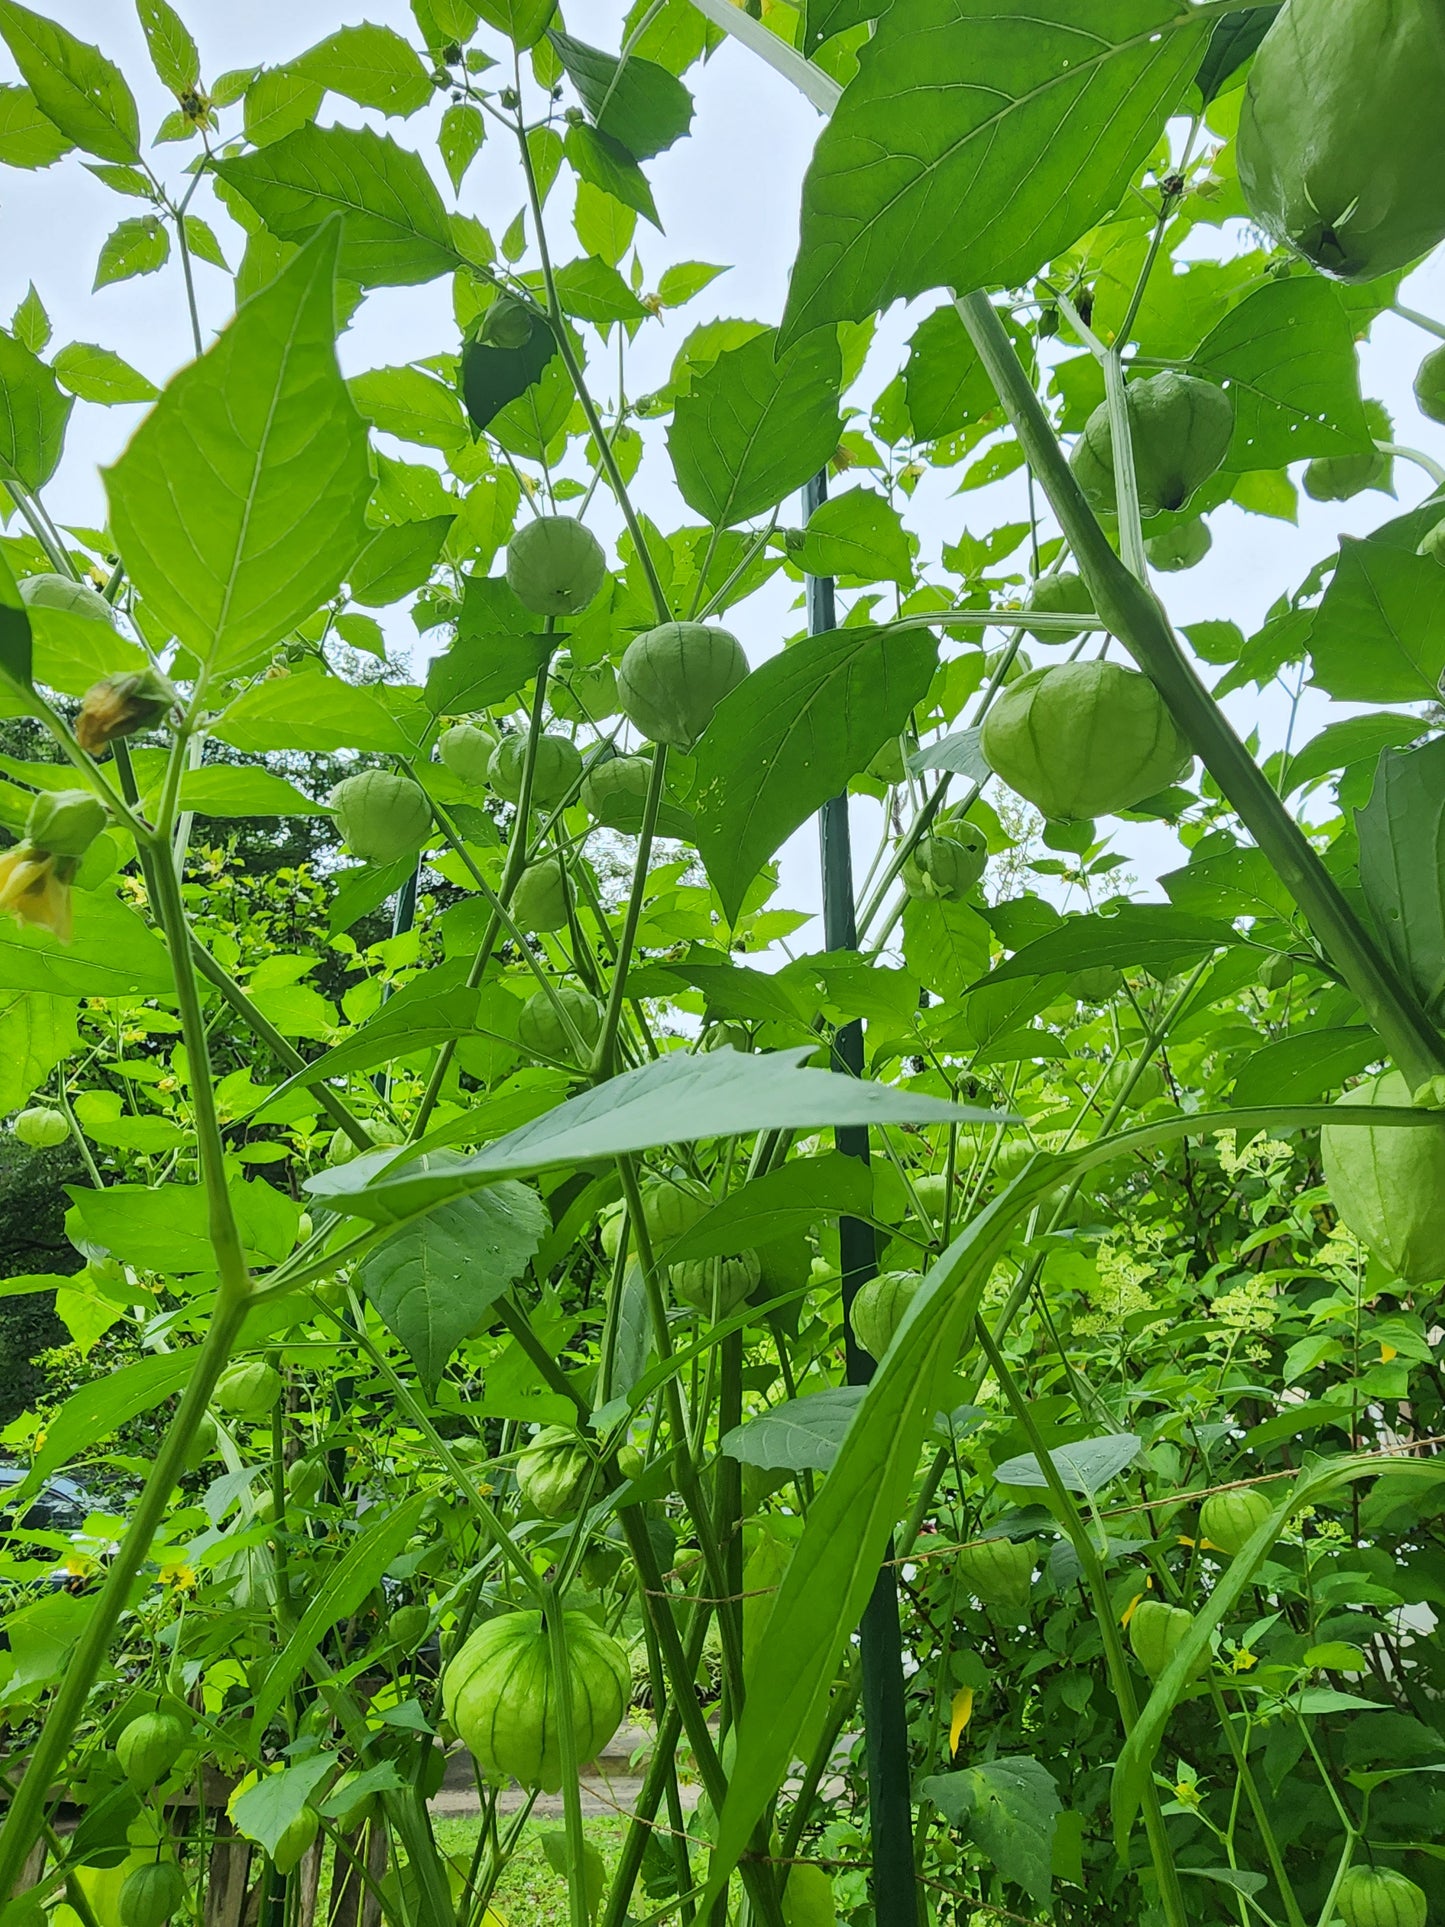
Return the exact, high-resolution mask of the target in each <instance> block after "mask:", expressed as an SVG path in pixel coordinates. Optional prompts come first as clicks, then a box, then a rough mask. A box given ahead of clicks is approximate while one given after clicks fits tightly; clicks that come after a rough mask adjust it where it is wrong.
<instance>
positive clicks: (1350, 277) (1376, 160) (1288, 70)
mask: <svg viewBox="0 0 1445 1927" xmlns="http://www.w3.org/2000/svg"><path fill="white" fill-rule="evenodd" d="M1442 98H1445V19H1442V17H1441V14H1440V9H1439V6H1438V4H1436V0H1289V4H1288V5H1287V6H1286V7H1284V8H1282V9H1281V11H1280V14H1279V17H1278V18H1277V19H1276V21H1275V23H1274V25H1273V26H1272V27H1271V28H1270V30H1269V32H1268V34H1267V35H1266V36H1265V39H1264V43H1263V45H1262V46H1261V47H1260V49H1259V51H1258V53H1257V54H1256V55H1255V57H1254V66H1253V68H1252V69H1251V71H1250V76H1249V82H1248V85H1247V86H1246V88H1245V94H1244V103H1243V107H1242V110H1241V113H1240V118H1239V135H1238V139H1237V142H1236V149H1235V151H1236V157H1237V162H1238V167H1239V183H1240V186H1241V187H1242V188H1243V190H1244V198H1245V200H1246V201H1247V203H1248V204H1249V210H1250V213H1251V214H1252V215H1253V216H1254V218H1255V220H1256V221H1258V223H1259V225H1260V226H1261V227H1262V228H1264V229H1265V231H1266V232H1267V233H1268V234H1271V235H1272V236H1273V237H1274V239H1275V240H1276V241H1278V242H1279V243H1280V244H1281V246H1283V247H1288V248H1293V249H1294V250H1295V251H1296V252H1297V253H1299V254H1302V255H1304V256H1305V258H1306V259H1307V260H1309V261H1312V262H1313V263H1314V265H1315V266H1316V267H1317V268H1322V269H1323V270H1324V272H1325V273H1326V274H1333V275H1337V276H1338V277H1340V278H1341V279H1342V280H1345V281H1372V280H1374V279H1375V277H1376V276H1377V275H1382V274H1388V273H1390V272H1392V271H1393V270H1394V269H1396V268H1403V267H1405V266H1407V265H1408V263H1409V262H1411V261H1414V260H1415V259H1417V258H1418V257H1419V256H1420V255H1422V254H1425V253H1426V252H1428V250H1429V249H1431V248H1433V247H1434V246H1435V244H1436V242H1437V241H1439V240H1441V239H1442V238H1445V120H1442V117H1441V114H1440V102H1441V99H1442Z"/></svg>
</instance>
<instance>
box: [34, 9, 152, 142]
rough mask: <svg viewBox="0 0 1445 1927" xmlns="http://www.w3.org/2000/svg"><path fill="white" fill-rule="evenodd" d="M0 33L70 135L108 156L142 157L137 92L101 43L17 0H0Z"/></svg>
mask: <svg viewBox="0 0 1445 1927" xmlns="http://www.w3.org/2000/svg"><path fill="white" fill-rule="evenodd" d="M0 39H3V40H4V42H5V44H6V46H7V47H9V49H10V53H11V57H12V58H13V59H14V62H15V65H16V66H17V67H18V68H19V69H20V73H21V77H22V78H23V79H24V81H25V82H26V84H27V85H28V87H29V88H30V91H31V93H32V94H33V95H34V97H35V101H36V104H37V105H38V106H39V108H40V111H41V112H42V113H43V114H45V115H46V117H47V118H48V119H50V120H52V121H53V122H54V123H55V125H56V126H57V127H58V128H59V129H60V132H61V133H62V134H63V135H64V136H65V138H66V139H67V140H69V141H71V142H73V143H74V145H75V146H77V147H81V148H84V150H85V152H86V153H87V154H94V155H96V156H97V157H98V158H99V159H100V160H103V161H138V160H139V159H140V116H139V115H138V114H137V112H136V104H135V99H134V96H133V95H132V94H131V91H130V88H129V87H128V86H127V85H126V82H125V76H124V75H123V74H122V73H121V71H120V69H119V67H117V66H116V65H115V64H114V62H113V61H110V60H107V59H106V57H105V55H104V54H103V53H102V52H101V51H100V49H99V47H93V46H91V45H90V44H89V42H87V41H84V40H77V39H76V37H75V35H74V34H73V33H68V32H67V31H66V29H65V28H64V27H61V26H58V25H57V24H56V22H55V21H53V20H47V19H46V18H45V17H44V16H43V15H42V14H38V13H32V12H31V10H30V9H29V7H22V6H19V5H17V0H0Z"/></svg>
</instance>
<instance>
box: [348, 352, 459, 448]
mask: <svg viewBox="0 0 1445 1927" xmlns="http://www.w3.org/2000/svg"><path fill="white" fill-rule="evenodd" d="M347 386H348V388H350V390H351V399H352V400H353V401H354V402H355V403H356V405H357V407H358V408H359V409H360V410H361V413H362V414H363V415H364V416H365V418H366V419H367V421H369V422H370V423H371V425H372V427H373V428H379V429H381V431H382V432H383V434H387V435H396V436H398V437H399V438H400V439H401V440H403V441H408V442H420V443H421V445H422V446H423V447H424V448H439V449H441V450H442V451H443V453H446V452H447V451H448V450H455V449H459V448H467V447H469V446H470V445H471V439H472V438H471V436H470V435H469V434H468V432H467V425H466V422H465V421H464V420H463V419H462V410H461V403H460V402H459V401H458V400H457V393H456V390H455V389H454V388H450V387H448V386H447V384H446V383H445V382H443V381H438V380H437V378H436V376H435V375H429V374H427V373H426V372H425V371H424V370H423V369H420V368H373V369H370V370H369V371H368V372H367V373H366V374H364V375H353V376H352V378H351V380H350V381H349V382H348V383H347Z"/></svg>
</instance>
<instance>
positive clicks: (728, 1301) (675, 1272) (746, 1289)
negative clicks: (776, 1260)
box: [670, 1251, 763, 1318]
mask: <svg viewBox="0 0 1445 1927" xmlns="http://www.w3.org/2000/svg"><path fill="white" fill-rule="evenodd" d="M670 1275H671V1278H672V1289H673V1292H674V1294H675V1296H676V1298H677V1301H678V1303H679V1304H681V1305H690V1306H691V1307H692V1309H693V1310H694V1311H700V1312H704V1313H706V1314H707V1316H708V1317H711V1316H712V1315H713V1309H714V1305H716V1309H717V1316H718V1317H719V1318H729V1317H731V1316H732V1314H733V1313H734V1312H735V1311H737V1310H738V1308H739V1306H741V1305H743V1304H744V1303H745V1302H746V1301H747V1299H748V1298H750V1297H751V1296H752V1294H753V1292H755V1291H756V1290H757V1288H758V1281H759V1280H760V1279H761V1277H762V1275H763V1268H762V1264H761V1262H760V1261H759V1258H758V1254H757V1252H756V1251H737V1252H734V1253H733V1254H732V1255H731V1256H730V1257H727V1258H690V1259H688V1261H687V1262H686V1263H685V1264H681V1265H674V1266H673V1267H672V1269H671V1274H670Z"/></svg>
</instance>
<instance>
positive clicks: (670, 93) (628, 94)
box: [547, 27, 692, 161]
mask: <svg viewBox="0 0 1445 1927" xmlns="http://www.w3.org/2000/svg"><path fill="white" fill-rule="evenodd" d="M547 38H548V39H549V40H550V41H551V43H552V46H553V47H554V48H555V49H556V53H557V58H558V59H559V60H560V61H561V63H562V65H563V67H564V68H565V70H566V73H567V78H568V79H569V80H570V81H571V82H572V85H573V86H574V87H575V88H576V89H577V92H578V93H579V94H580V95H581V97H582V104H583V106H584V107H586V109H587V111H588V113H589V114H590V115H591V116H592V118H593V120H594V121H595V122H596V124H597V126H598V127H599V128H600V129H601V130H602V132H603V133H604V134H609V135H610V136H611V137H612V139H613V140H615V141H617V142H619V143H620V144H621V145H622V146H623V147H625V148H626V150H627V152H628V153H629V154H630V155H631V156H632V158H633V159H634V160H637V161H645V160H650V159H651V158H652V156H653V155H654V154H660V153H662V152H663V150H664V149H665V148H668V147H671V146H672V144H673V142H674V141H678V140H681V139H682V137H683V135H684V134H685V133H686V132H687V130H688V128H689V127H690V126H691V125H692V95H691V94H690V93H689V92H688V91H687V89H686V87H684V86H683V84H682V82H681V81H680V80H679V79H678V78H677V77H676V75H674V74H670V73H669V72H668V71H667V69H666V68H665V67H659V66H657V65H656V63H655V62H653V61H651V60H639V59H638V57H637V56H636V55H635V54H633V55H631V56H629V58H628V59H626V60H619V59H617V58H616V56H615V55H613V54H607V53H603V52H602V51H601V50H600V49H599V48H597V47H589V46H587V45H586V43H585V42H584V41H581V40H574V39H573V38H572V36H571V35H570V34H566V33H563V32H562V31H561V30H560V29H559V28H555V27H554V28H553V30H552V31H551V33H549V34H548V36H547Z"/></svg>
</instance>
